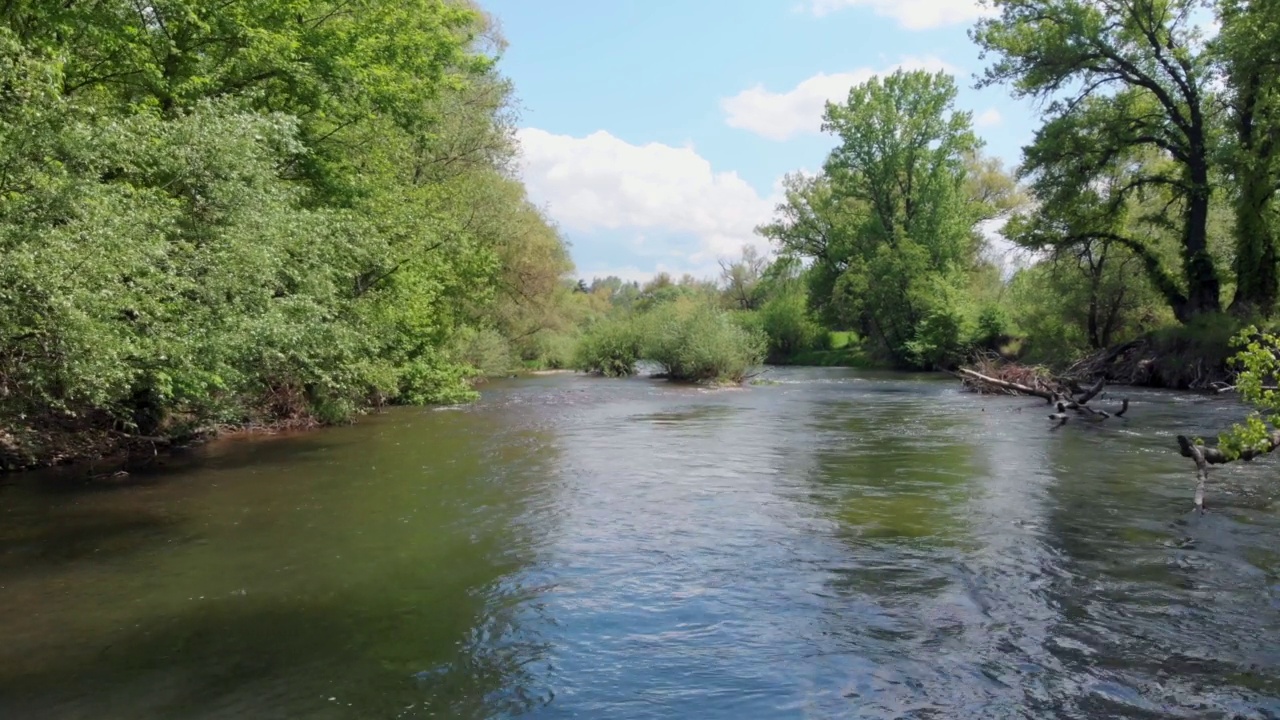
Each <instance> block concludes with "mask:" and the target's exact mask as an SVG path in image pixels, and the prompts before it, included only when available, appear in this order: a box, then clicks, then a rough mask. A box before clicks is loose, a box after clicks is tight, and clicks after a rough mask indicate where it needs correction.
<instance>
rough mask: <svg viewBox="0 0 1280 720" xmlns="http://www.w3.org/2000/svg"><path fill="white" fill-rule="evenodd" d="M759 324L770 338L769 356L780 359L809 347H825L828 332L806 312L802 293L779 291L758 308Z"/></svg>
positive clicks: (804, 350)
mask: <svg viewBox="0 0 1280 720" xmlns="http://www.w3.org/2000/svg"><path fill="white" fill-rule="evenodd" d="M760 320H761V323H760V324H761V326H762V328H763V330H764V332H765V334H766V335H767V336H768V338H769V357H771V358H775V359H783V358H789V357H793V356H795V355H797V354H799V353H802V352H806V351H808V350H825V349H828V348H827V347H824V345H829V344H830V340H829V334H828V333H826V332H825V331H824V330H823V329H822V328H821V327H819V326H818V324H817V323H816V322H814V320H813V318H812V317H810V315H809V308H808V305H807V301H806V299H805V296H804V295H803V294H800V293H788V294H785V295H779V296H777V297H774V298H772V299H770V300H769V302H767V303H765V304H764V307H762V308H761V309H760Z"/></svg>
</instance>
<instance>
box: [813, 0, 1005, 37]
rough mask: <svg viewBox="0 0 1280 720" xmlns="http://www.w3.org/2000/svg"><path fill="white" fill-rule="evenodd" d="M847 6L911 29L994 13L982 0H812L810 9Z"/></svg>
mask: <svg viewBox="0 0 1280 720" xmlns="http://www.w3.org/2000/svg"><path fill="white" fill-rule="evenodd" d="M846 8H868V9H870V10H871V11H873V12H874V13H875V14H877V15H882V16H884V17H889V18H893V19H894V20H897V21H898V24H900V25H902V27H904V28H907V29H908V30H928V29H931V28H937V27H942V26H944V25H956V24H960V23H968V22H972V21H974V20H977V19H978V18H980V17H985V16H989V15H991V14H993V11H992V10H991V8H989V7H983V6H982V4H981V3H980V2H979V0H812V1H811V2H810V3H809V11H810V12H812V13H813V14H814V15H816V16H818V17H822V16H824V15H829V14H831V13H833V12H837V11H839V10H844V9H846Z"/></svg>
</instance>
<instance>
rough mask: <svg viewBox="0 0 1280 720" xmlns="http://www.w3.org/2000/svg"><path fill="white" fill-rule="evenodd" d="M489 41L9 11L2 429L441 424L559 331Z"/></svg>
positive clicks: (429, 33) (558, 313)
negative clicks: (398, 414)
mask: <svg viewBox="0 0 1280 720" xmlns="http://www.w3.org/2000/svg"><path fill="white" fill-rule="evenodd" d="M495 40H497V38H496V36H495V35H494V34H493V32H492V30H491V28H490V27H489V25H488V22H487V20H486V19H485V18H484V17H483V16H482V15H480V14H479V13H478V12H476V11H475V10H474V9H472V8H471V7H469V6H467V5H463V4H454V3H446V2H436V1H435V0H414V1H413V2H409V3H394V2H388V1H384V0H370V1H369V2H361V3H356V4H351V3H346V2H336V1H332V0H292V1H291V2H288V3H283V4H281V3H274V4H272V3H247V4H246V3H225V2H216V3H215V2H204V1H203V0H197V1H196V2H181V3H179V2H153V3H147V4H133V3H125V2H118V1H108V2H98V3H65V4H61V5H58V6H57V7H55V6H53V5H50V4H48V3H28V2H17V3H10V4H8V5H7V6H6V7H5V9H4V10H3V11H2V12H0V96H2V97H0V167H3V168H4V171H3V172H2V173H0V257H2V259H3V261H2V262H0V431H4V429H5V428H8V429H10V430H14V431H15V432H16V434H18V435H22V436H24V437H25V436H29V435H30V434H31V433H30V432H28V430H30V429H31V428H40V427H47V426H53V425H57V426H70V427H83V428H88V429H111V430H115V431H120V432H123V433H125V434H139V435H156V434H158V435H173V434H181V433H183V432H187V431H189V430H191V429H194V428H199V427H206V426H209V425H216V424H219V423H242V422H257V421H262V422H275V421H282V420H283V421H308V422H309V421H315V420H319V421H322V422H338V421H342V420H345V419H347V418H349V417H350V416H351V415H352V414H354V413H356V412H359V411H360V410H362V409H363V408H366V407H368V406H370V405H375V404H381V403H386V402H410V403H425V402H455V401H460V400H465V399H468V398H470V397H473V396H474V392H473V390H472V389H471V387H470V383H471V381H472V380H473V379H474V377H475V376H476V375H477V373H489V372H503V371H506V370H507V369H508V368H509V367H510V366H511V365H513V364H515V362H516V361H517V358H519V359H529V358H531V357H536V356H537V355H538V354H539V353H540V352H542V349H543V348H544V347H545V346H544V345H543V344H541V343H540V340H539V336H540V335H542V334H546V333H547V332H570V331H571V330H572V328H571V327H569V326H570V325H572V322H571V321H569V322H566V320H565V318H566V317H573V312H575V311H576V310H574V306H573V302H572V301H571V299H570V298H569V293H568V292H567V290H566V289H565V287H564V283H563V282H562V280H561V278H562V276H563V275H564V274H565V273H566V272H567V271H568V270H569V269H570V268H571V265H570V263H569V261H568V256H567V252H566V250H565V247H564V243H563V242H562V240H561V238H560V237H559V235H558V233H557V232H556V230H555V229H554V228H553V227H551V225H550V224H549V223H548V222H547V221H546V220H545V218H544V217H543V216H542V215H541V213H540V212H539V211H538V210H537V209H536V208H534V207H533V206H532V204H531V203H529V202H528V200H527V198H526V197H525V194H524V189H523V187H522V186H521V185H520V184H519V183H518V182H516V181H514V180H512V179H510V177H509V175H508V170H509V166H510V160H511V158H512V157H513V155H514V152H515V142H514V138H513V135H512V123H511V115H510V109H509V108H510V87H509V83H507V82H506V81H505V80H504V79H502V78H501V77H499V76H498V75H497V74H496V73H495V72H494V71H493V58H492V56H491V55H490V54H489V50H491V49H492V48H491V47H490V45H491V44H492V43H493V42H494V41H495ZM560 353H561V355H563V354H564V351H563V349H561V350H560Z"/></svg>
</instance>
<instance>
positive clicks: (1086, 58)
mask: <svg viewBox="0 0 1280 720" xmlns="http://www.w3.org/2000/svg"><path fill="white" fill-rule="evenodd" d="M990 1H991V4H992V5H994V7H995V8H996V9H997V10H998V14H997V15H996V16H994V17H992V18H988V19H985V20H983V21H981V22H979V24H978V25H977V27H976V28H975V30H974V31H973V37H974V39H975V40H976V41H977V43H978V44H979V45H980V46H981V47H982V49H983V51H984V55H985V54H992V55H994V56H995V61H994V62H993V63H992V64H991V65H990V66H989V67H988V68H987V70H986V73H985V75H984V76H983V77H982V79H981V82H980V85H983V86H986V85H992V84H997V83H1008V84H1009V85H1011V86H1012V88H1013V91H1014V94H1015V95H1016V96H1017V97H1026V98H1032V99H1035V100H1039V101H1043V102H1044V103H1045V104H1044V107H1045V111H1044V112H1045V117H1046V123H1045V126H1044V127H1043V128H1042V129H1041V130H1040V131H1039V132H1038V133H1037V134H1036V137H1035V139H1034V141H1033V142H1032V144H1031V146H1030V147H1028V148H1026V162H1025V165H1024V166H1023V173H1024V174H1025V175H1027V176H1030V177H1031V178H1033V179H1034V190H1035V194H1036V196H1037V197H1038V199H1039V200H1040V201H1041V203H1042V204H1043V207H1044V208H1045V209H1046V210H1047V211H1050V212H1054V208H1055V206H1060V207H1069V206H1073V205H1075V206H1078V205H1079V204H1080V203H1081V197H1082V194H1084V193H1087V192H1088V190H1089V188H1090V187H1091V183H1093V182H1094V180H1095V179H1096V178H1097V177H1098V176H1099V174H1100V173H1102V172H1103V171H1104V170H1105V169H1106V168H1108V167H1110V166H1112V165H1113V164H1114V163H1115V162H1116V160H1117V159H1118V158H1121V157H1122V156H1131V155H1133V154H1134V153H1135V152H1136V151H1138V150H1140V149H1143V148H1154V149H1155V150H1156V151H1158V152H1159V153H1161V154H1162V155H1163V156H1165V157H1167V158H1168V159H1169V161H1170V162H1169V163H1167V164H1165V163H1153V164H1151V165H1149V166H1148V168H1146V169H1145V170H1141V171H1140V172H1137V173H1135V175H1134V176H1133V177H1132V179H1131V181H1130V182H1129V183H1128V185H1127V186H1126V187H1124V188H1122V189H1121V191H1120V192H1118V193H1116V195H1115V198H1114V199H1115V201H1116V202H1124V201H1125V200H1126V199H1127V198H1128V197H1129V196H1130V195H1131V194H1134V193H1138V192H1140V191H1144V190H1149V189H1153V188H1158V189H1161V190H1163V191H1164V192H1166V193H1168V195H1169V197H1170V203H1169V207H1170V208H1171V209H1172V208H1177V209H1178V216H1179V222H1178V226H1179V227H1178V228H1177V229H1178V234H1179V245H1180V247H1179V255H1180V268H1178V269H1177V270H1174V269H1172V268H1170V267H1168V263H1167V262H1166V261H1165V259H1164V258H1162V257H1161V256H1160V254H1159V253H1158V252H1156V250H1155V249H1154V248H1153V247H1152V246H1151V243H1150V242H1149V240H1148V239H1147V238H1144V237H1137V236H1134V235H1130V234H1125V233H1118V232H1114V231H1113V230H1111V229H1104V228H1101V227H1098V226H1096V225H1095V226H1079V227H1077V228H1074V229H1073V230H1072V231H1071V232H1070V233H1068V234H1064V235H1062V236H1060V237H1058V238H1056V239H1055V241H1054V242H1055V243H1057V244H1063V245H1071V244H1081V243H1085V242H1090V241H1096V240H1107V241H1110V242H1114V243H1116V244H1119V245H1122V246H1124V247H1126V248H1128V249H1129V250H1130V251H1132V252H1133V253H1135V254H1136V255H1138V256H1139V257H1140V258H1142V260H1143V263H1144V266H1145V267H1146V268H1147V272H1148V273H1149V275H1150V277H1151V279H1152V281H1153V282H1154V284H1155V285H1156V286H1157V287H1158V288H1160V290H1161V291H1162V293H1163V294H1164V296H1165V298H1166V300H1167V302H1168V303H1169V305H1170V306H1171V307H1172V309H1173V310H1174V312H1175V314H1176V315H1177V317H1178V318H1179V319H1181V320H1184V321H1186V320H1189V319H1190V318H1192V317H1195V316H1196V315H1199V314H1202V313H1206V312H1215V311H1218V310H1219V309H1220V307H1221V298H1220V293H1221V280H1220V277H1219V273H1218V270H1217V267H1216V265H1215V263H1214V258H1213V257H1212V255H1211V253H1210V248H1209V241H1208V223H1209V212H1210V201H1211V198H1212V195H1213V190H1214V188H1213V182H1212V181H1213V173H1212V171H1213V155H1214V151H1215V149H1214V128H1215V121H1214V118H1213V117H1212V115H1211V107H1212V106H1211V103H1210V101H1209V98H1210V84H1211V82H1212V80H1213V78H1214V75H1213V72H1212V68H1211V67H1210V63H1209V57H1208V54H1207V53H1206V52H1205V51H1204V48H1203V42H1202V38H1201V34H1200V31H1199V29H1198V26H1197V23H1196V19H1197V18H1196V11H1197V10H1198V9H1199V8H1201V7H1202V6H1203V2H1201V0H990ZM1059 214H1063V213H1061V212H1060V213H1059Z"/></svg>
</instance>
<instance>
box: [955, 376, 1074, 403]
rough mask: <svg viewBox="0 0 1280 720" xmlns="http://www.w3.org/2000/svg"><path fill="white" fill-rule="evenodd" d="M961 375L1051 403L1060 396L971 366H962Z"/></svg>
mask: <svg viewBox="0 0 1280 720" xmlns="http://www.w3.org/2000/svg"><path fill="white" fill-rule="evenodd" d="M959 375H960V377H961V379H962V380H963V379H968V380H973V381H977V382H978V383H982V384H985V385H988V386H990V387H992V388H997V389H1000V390H1003V391H1005V392H1007V393H1010V394H1013V395H1031V396H1033V397H1038V398H1043V399H1044V400H1045V401H1046V402H1050V403H1052V402H1055V401H1056V400H1057V399H1058V397H1059V395H1058V393H1057V392H1055V391H1053V390H1049V389H1047V388H1044V387H1031V386H1030V385H1023V384H1022V383H1016V382H1011V381H1009V380H1001V379H1000V378H994V377H991V376H989V375H983V374H982V373H980V372H977V371H975V370H970V369H969V368H960V370H959Z"/></svg>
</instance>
